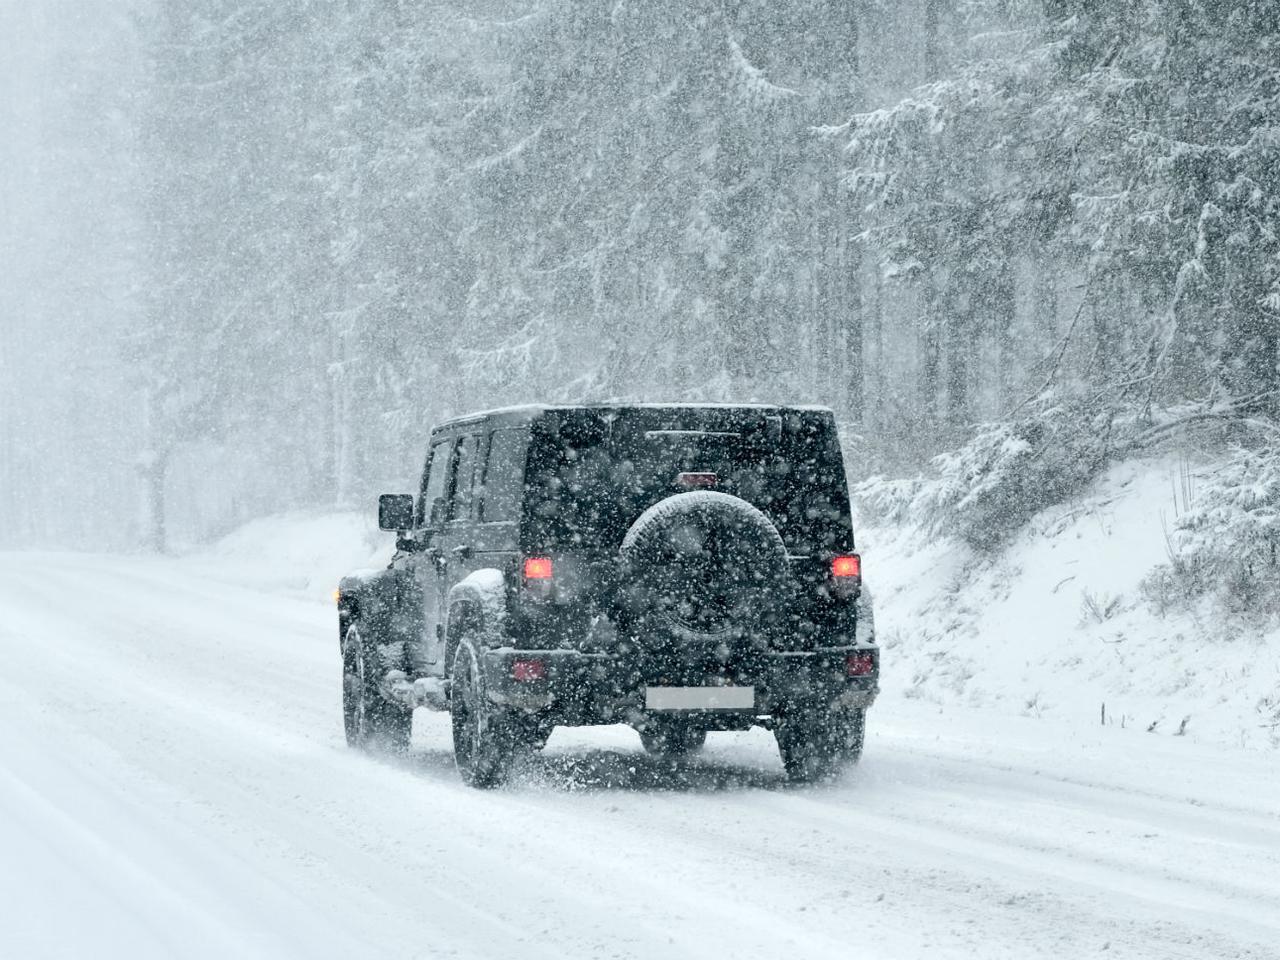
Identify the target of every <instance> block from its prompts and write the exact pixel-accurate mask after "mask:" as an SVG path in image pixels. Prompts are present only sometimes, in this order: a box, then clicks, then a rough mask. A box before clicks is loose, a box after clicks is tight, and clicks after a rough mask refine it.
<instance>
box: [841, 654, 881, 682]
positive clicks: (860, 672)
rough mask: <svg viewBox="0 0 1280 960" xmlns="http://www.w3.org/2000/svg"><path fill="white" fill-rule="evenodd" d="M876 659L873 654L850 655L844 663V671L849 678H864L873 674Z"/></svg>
mask: <svg viewBox="0 0 1280 960" xmlns="http://www.w3.org/2000/svg"><path fill="white" fill-rule="evenodd" d="M875 669H876V657H875V654H874V653H851V654H849V656H848V658H847V659H846V660H845V662H844V670H845V673H847V674H848V675H849V676H851V677H865V676H867V675H868V674H871V673H874V672H875Z"/></svg>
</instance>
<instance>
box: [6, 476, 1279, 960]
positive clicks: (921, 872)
mask: <svg viewBox="0 0 1280 960" xmlns="http://www.w3.org/2000/svg"><path fill="white" fill-rule="evenodd" d="M1149 473H1150V471H1145V472H1144V471H1137V472H1135V473H1134V475H1133V476H1132V477H1131V478H1130V480H1129V482H1128V485H1127V486H1126V485H1125V478H1124V475H1123V474H1122V473H1116V474H1114V475H1113V476H1112V477H1111V478H1109V479H1108V481H1107V483H1111V484H1114V489H1115V491H1116V497H1117V498H1118V499H1116V500H1115V501H1113V506H1112V508H1111V512H1110V513H1107V512H1106V511H1105V510H1104V511H1103V512H1101V513H1099V512H1097V511H1094V512H1093V513H1090V514H1088V515H1084V514H1082V515H1081V516H1080V517H1077V518H1074V519H1072V518H1070V517H1068V516H1067V515H1066V514H1065V513H1064V514H1063V520H1062V524H1061V529H1060V530H1058V532H1057V533H1056V535H1053V536H1049V537H1046V538H1041V539H1028V540H1027V541H1025V542H1023V543H1020V544H1019V545H1017V546H1015V548H1014V550H1013V551H1012V552H1011V553H1010V554H1009V557H1008V559H1007V561H1006V564H1007V567H1001V568H996V569H989V570H988V569H973V568H972V567H971V565H970V569H966V564H967V561H966V560H965V558H964V556H963V554H962V553H961V552H960V551H957V550H956V549H955V548H947V547H929V548H925V549H911V544H910V542H909V541H905V540H895V539H894V538H893V537H892V536H891V535H890V532H889V531H873V532H872V535H871V536H870V537H869V538H868V539H867V544H868V549H867V556H868V562H867V565H868V570H869V571H870V575H871V576H872V577H873V578H874V579H873V582H874V583H875V584H876V585H877V587H878V588H879V600H880V602H881V609H880V627H881V630H882V631H883V634H884V637H885V638H886V639H890V640H892V647H891V649H890V650H889V652H888V653H887V655H886V664H887V671H888V672H887V676H886V687H887V692H886V695H885V696H884V697H883V698H882V700H881V701H880V703H879V704H877V706H876V708H875V710H874V712H873V714H872V720H871V723H870V731H869V741H868V746H867V752H866V756H865V758H864V760H863V763H862V764H861V765H860V766H859V767H858V768H857V769H856V770H854V771H853V772H851V773H849V774H848V775H847V776H846V777H845V778H844V779H843V780H842V781H840V782H838V783H836V784H832V785H829V786H824V787H818V788H803V789H796V788H791V787H788V786H787V785H786V784H785V783H784V782H783V778H782V770H781V764H780V762H779V760H778V757H777V751H776V748H775V747H774V745H773V741H772V739H771V738H770V737H769V736H768V735H766V734H763V733H761V732H759V731H755V732H753V733H751V734H713V735H712V736H711V738H710V739H709V742H708V748H707V750H706V752H705V754H704V755H702V756H700V757H698V758H697V759H695V760H692V761H690V762H689V763H688V764H687V765H686V766H685V767H684V768H682V769H679V770H672V769H670V768H668V767H665V766H664V765H663V764H661V763H658V762H656V761H653V760H650V759H649V758H647V757H646V756H645V755H644V754H643V753H642V752H641V750H640V746H639V741H638V738H637V737H636V735H635V734H634V733H633V732H632V731H630V730H627V729H624V728H606V729H601V730H594V731H573V732H567V731H558V732H557V733H556V734H555V736H554V737H553V738H552V741H551V743H550V744H549V745H548V748H547V751H546V754H545V756H543V757H542V758H540V759H538V760H537V761H536V762H535V763H534V764H533V765H532V766H531V767H530V768H529V769H528V770H526V771H525V772H524V774H523V775H522V777H521V778H520V779H519V780H518V781H517V782H516V783H514V784H512V785H511V786H510V787H508V788H505V789H503V790H499V791H496V792H492V793H482V792H478V791H474V790H469V789H467V788H465V787H463V786H462V785H461V784H460V782H459V781H458V779H457V776H456V774H455V772H454V771H453V769H452V759H451V756H450V752H449V749H448V727H447V723H446V721H445V718H444V717H443V716H441V715H437V714H430V713H425V712H421V711H420V712H419V715H418V718H417V728H416V731H415V739H414V751H413V753H412V755H411V756H410V757H409V758H408V759H406V760H399V761H391V760H377V759H370V758H367V757H364V756H361V755H358V754H355V753H353V752H351V751H349V750H347V748H346V747H345V745H344V744H343V740H342V732H341V723H340V719H339V683H338V657H337V644H336V637H335V630H334V623H333V614H332V609H331V607H330V605H329V604H328V603H326V602H325V601H326V599H327V596H326V595H327V593H328V590H329V589H330V588H331V587H332V582H333V580H334V579H335V578H336V576H337V574H338V573H339V572H341V571H342V569H344V568H345V567H347V566H351V565H359V564H361V563H363V562H366V561H367V560H368V558H369V556H370V554H371V553H372V552H373V551H374V550H375V549H377V547H378V546H379V543H380V542H381V541H379V540H377V539H376V536H374V535H371V534H370V532H369V526H368V523H367V521H366V520H364V519H363V518H360V517H354V516H337V517H322V518H308V517H294V518H283V519H278V520H274V521H264V522H262V523H260V524H257V525H254V526H253V527H251V528H248V529H246V530H245V531H241V533H239V534H237V535H235V536H234V537H232V538H230V539H229V540H228V541H225V542H224V543H223V544H221V545H220V546H219V547H218V548H216V549H214V550H212V551H209V552H207V553H204V554H201V555H199V556H194V557H189V558H186V559H182V560H161V559H152V558H142V557H132V558H122V557H108V556H92V555H74V554H0V611H3V614H2V615H0V654H2V655H3V662H4V668H3V669H2V670H0V729H2V730H3V734H2V735H0V905H3V906H2V909H0V957H21V958H27V957H85V956H94V957H117V956H118V957H129V958H131V960H132V958H139V960H141V958H147V957H201V958H203V957H218V958H225V957H237V958H239V957H273V958H279V957H307V958H311V957H348V958H350V957H381V956H394V957H424V958H436V957H463V958H472V957H475V958H479V957H502V958H509V957H511V958H526V957H527V958H533V957H543V956H545V957H554V958H556V960H565V958H576V957H609V958H625V957H637V958H639V957H644V958H650V957H699V958H702V957H731V956H785V957H797V958H816V957H833V958H835V957H839V958H847V957H851V956H858V957H867V958H913V957H930V958H934V957H979V958H983V960H994V958H1018V960H1022V958H1030V957H1054V958H1075V957H1085V956H1107V957H1118V958H1119V957H1144V958H1153V960H1154V958H1159V960H1169V958H1236V957H1250V958H1280V752H1277V751H1274V750H1270V749H1258V748H1242V747H1241V746H1240V745H1239V744H1238V743H1234V742H1215V741H1222V740H1226V741H1230V740H1231V737H1229V736H1222V737H1213V738H1211V737H1210V736H1209V734H1210V733H1211V732H1214V731H1217V732H1220V733H1221V732H1224V731H1226V730H1227V729H1228V727H1229V726H1230V724H1228V723H1227V722H1226V721H1222V723H1221V725H1220V727H1221V729H1219V727H1218V726H1214V724H1215V722H1216V721H1214V720H1213V719H1212V717H1211V716H1208V715H1202V709H1205V708H1206V707H1207V705H1208V704H1210V703H1211V702H1212V701H1213V697H1214V696H1217V695H1226V694H1227V693H1228V692H1229V691H1230V684H1229V683H1227V682H1226V681H1225V680H1221V679H1215V680H1214V681H1213V685H1212V686H1213V691H1215V692H1214V693H1212V694H1211V693H1200V692H1188V691H1189V690H1190V688H1188V687H1183V688H1177V687H1171V688H1170V690H1169V691H1168V692H1166V693H1162V692H1161V691H1159V690H1148V689H1146V686H1147V684H1146V682H1145V678H1152V679H1153V680H1162V681H1165V680H1168V678H1170V677H1173V676H1176V672H1177V671H1178V670H1181V671H1192V672H1193V673H1197V672H1198V673H1206V672H1210V673H1213V674H1214V675H1215V676H1216V673H1217V672H1218V671H1221V670H1227V669H1242V668H1243V664H1244V663H1245V662H1246V661H1245V658H1243V657H1240V658H1238V659H1233V660H1231V661H1230V663H1231V666H1230V667H1227V666H1222V665H1220V663H1219V662H1217V661H1210V663H1211V666H1210V667H1207V668H1206V667H1205V666H1204V663H1205V661H1204V659H1203V656H1202V655H1201V656H1197V655H1196V654H1195V644H1196V642H1197V640H1196V639H1195V638H1194V637H1190V636H1187V637H1184V638H1183V639H1175V638H1172V637H1171V638H1169V642H1168V646H1167V648H1159V647H1155V646H1153V644H1154V643H1155V640H1156V638H1155V636H1154V635H1153V632H1152V631H1155V630H1156V629H1157V627H1158V623H1157V622H1156V621H1153V620H1151V619H1150V618H1149V617H1148V616H1147V615H1146V614H1144V613H1142V612H1141V611H1139V610H1138V609H1136V608H1130V607H1129V606H1127V605H1128V604H1129V603H1130V601H1131V598H1132V595H1133V594H1132V591H1133V586H1132V585H1133V584H1134V583H1135V582H1136V579H1137V578H1138V577H1139V576H1140V571H1139V570H1138V569H1137V568H1138V567H1140V566H1141V565H1143V564H1145V563H1147V562H1148V560H1151V561H1153V562H1154V561H1156V560H1158V559H1160V553H1159V551H1158V550H1156V549H1155V548H1151V549H1150V550H1148V551H1147V552H1145V553H1144V552H1142V551H1143V550H1147V547H1148V546H1149V544H1146V545H1145V546H1144V545H1143V544H1145V543H1146V541H1145V540H1142V539H1141V537H1139V535H1138V534H1136V533H1134V531H1133V529H1132V528H1131V523H1133V524H1136V523H1137V521H1136V520H1135V519H1134V518H1133V515H1132V513H1131V512H1130V511H1128V510H1123V509H1120V506H1122V504H1121V502H1120V501H1121V500H1123V499H1124V498H1132V499H1133V500H1134V501H1135V502H1137V501H1145V500H1146V499H1147V498H1148V497H1153V496H1154V492H1153V491H1154V486H1155V481H1154V480H1151V481H1150V483H1151V484H1152V488H1153V489H1152V490H1151V491H1148V490H1147V488H1146V486H1144V485H1145V484H1147V483H1148V474H1149ZM1135 485H1137V486H1135ZM1106 489H1111V488H1110V487H1108V488H1106ZM1144 491H1145V492H1144ZM1104 499H1105V498H1104ZM1095 528H1096V530H1097V531H1098V532H1097V533H1093V532H1091V531H1093V530H1094V529H1095ZM1052 529H1057V527H1053V528H1052ZM1077 534H1078V535H1079V536H1078V538H1077ZM1108 541H1111V546H1112V548H1113V549H1112V550H1111V551H1110V552H1107V551H1106V550H1103V551H1102V555H1100V556H1098V557H1097V564H1100V565H1105V569H1104V570H1096V571H1095V569H1094V566H1095V565H1094V563H1093V562H1091V556H1092V554H1093V553H1095V552H1097V551H1095V550H1094V548H1095V547H1099V546H1102V547H1106V545H1107V543H1108ZM1086 547H1087V548H1089V549H1088V550H1087V551H1086V550H1085V549H1082V548H1086ZM384 549H385V547H384ZM1055 557H1061V558H1062V559H1061V560H1060V561H1058V563H1057V567H1058V568H1057V569H1055V568H1053V566H1052V564H1053V561H1054V559H1055ZM1015 570H1016V571H1019V572H1018V573H1016V574H1015V573H1014V571H1015ZM1001 571H1003V572H1001ZM939 572H944V573H945V574H946V576H947V577H950V578H951V582H954V581H955V580H956V579H957V578H963V579H965V580H966V582H970V583H971V584H972V591H971V592H967V593H964V594H959V595H957V594H955V593H953V592H951V591H949V590H948V589H943V586H945V584H946V583H947V582H948V581H947V580H946V579H939V577H938V574H939ZM1073 575H1074V576H1075V577H1076V579H1075V580H1069V581H1067V582H1066V583H1064V584H1060V583H1059V581H1062V580H1063V579H1064V578H1067V577H1070V576H1073ZM1055 587H1056V590H1055ZM1085 589H1088V590H1090V591H1098V590H1102V589H1105V590H1107V592H1108V593H1109V594H1111V595H1120V596H1121V597H1122V599H1121V602H1120V608H1121V609H1120V610H1119V612H1117V611H1115V610H1113V613H1112V615H1111V616H1110V617H1109V618H1106V619H1105V620H1104V621H1103V622H1102V623H1092V622H1086V625H1085V626H1082V627H1081V626H1077V624H1078V623H1079V621H1080V620H1081V616H1080V607H1081V604H1082V591H1083V590H1085ZM1068 591H1070V592H1068ZM1001 595H1003V596H1004V600H1003V601H1001V602H995V603H992V602H991V600H992V598H998V597H1000V596H1001ZM984 600H985V601H987V603H986V604H984V603H983V602H982V601H984ZM969 608H972V610H970V609H969ZM1139 627H1141V628H1142V629H1139ZM1178 629H1181V630H1184V631H1185V629H1186V628H1185V627H1184V626H1179V628H1178ZM949 630H950V631H952V632H951V633H950V634H948V633H947V631H949ZM1118 630H1123V631H1125V633H1124V639H1123V641H1122V642H1114V643H1113V642H1110V641H1112V640H1115V639H1116V631H1118ZM1205 642H1206V643H1207V642H1209V641H1208V639H1206V640H1205ZM1212 643H1213V644H1214V645H1215V646H1214V648H1213V649H1215V650H1216V649H1218V648H1225V649H1227V650H1229V651H1231V652H1232V655H1233V656H1235V652H1234V650H1233V648H1232V647H1231V644H1230V643H1229V642H1228V641H1225V640H1223V639H1221V638H1213V639H1212ZM1166 649H1167V650H1168V652H1169V657H1170V658H1176V662H1177V664H1178V665H1177V667H1176V669H1175V667H1174V666H1172V665H1166V664H1165V663H1164V661H1163V660H1162V659H1161V655H1162V654H1163V653H1164V651H1165V650H1166ZM1118 657H1123V658H1126V659H1123V660H1119V661H1117V659H1116V658H1118ZM1172 662H1173V661H1172V660H1171V663H1172ZM1255 662H1259V661H1257V658H1255ZM1271 662H1273V663H1274V660H1273V661H1271ZM1117 664H1118V665H1117ZM966 673H969V674H971V675H970V676H968V677H967V678H966V677H965V674H966ZM1248 676H1250V675H1248V674H1246V676H1245V679H1243V680H1242V681H1241V683H1240V684H1238V685H1237V687H1238V688H1239V689H1241V690H1244V688H1245V686H1246V684H1247V683H1248V682H1251V681H1249V680H1248ZM917 677H918V679H917ZM1024 691H1025V692H1024ZM1243 695H1245V696H1250V695H1252V694H1251V693H1248V692H1245V693H1244V694H1243ZM1033 697H1034V699H1035V701H1036V702H1037V703H1038V704H1039V708H1038V709H1037V708H1035V707H1029V706H1026V705H1025V703H1022V702H1020V701H1023V700H1027V701H1029V700H1032V699H1033ZM1179 697H1191V698H1194V699H1192V700H1186V701H1184V700H1182V699H1178V698H1179ZM1102 699H1106V700H1107V702H1108V708H1109V709H1110V710H1112V711H1114V712H1115V714H1116V715H1117V717H1118V716H1120V715H1124V716H1127V718H1128V720H1127V721H1126V723H1125V725H1124V726H1123V727H1122V726H1121V725H1120V722H1119V719H1117V722H1116V723H1115V724H1114V725H1108V726H1106V727H1103V726H1101V725H1100V724H1099V723H1098V717H1097V709H1098V703H1094V702H1093V701H1095V700H1097V701H1099V702H1100V701H1101V700H1102ZM1090 704H1092V709H1091V710H1086V708H1087V707H1089V706H1090ZM1153 711H1162V712H1160V715H1161V716H1163V717H1164V721H1163V722H1162V723H1161V724H1160V725H1159V726H1158V727H1157V728H1156V732H1155V733H1153V734H1147V733H1146V732H1145V728H1146V726H1147V725H1148V724H1149V722H1150V720H1151V719H1156V713H1155V712H1153ZM1183 711H1185V712H1186V713H1190V714H1191V715H1192V720H1191V721H1190V722H1189V723H1188V725H1187V731H1186V736H1182V737H1171V736H1163V735H1161V734H1162V733H1163V732H1172V731H1171V730H1169V729H1168V728H1169V727H1175V728H1176V726H1177V724H1178V723H1179V722H1180V720H1181V715H1182V713H1183ZM1205 712H1206V713H1208V711H1207V709H1205ZM1245 713H1246V712H1245V711H1243V710H1241V711H1240V712H1239V713H1238V715H1237V714H1231V716H1232V717H1235V719H1234V720H1232V721H1231V722H1232V723H1235V722H1238V721H1239V717H1243V716H1245ZM1023 714H1026V715H1023ZM1221 716H1227V713H1223V714H1221ZM1144 721H1145V722H1144ZM1249 742H1250V743H1251V744H1257V745H1259V746H1260V745H1261V742H1262V739H1261V738H1260V737H1258V738H1254V740H1250V741H1249Z"/></svg>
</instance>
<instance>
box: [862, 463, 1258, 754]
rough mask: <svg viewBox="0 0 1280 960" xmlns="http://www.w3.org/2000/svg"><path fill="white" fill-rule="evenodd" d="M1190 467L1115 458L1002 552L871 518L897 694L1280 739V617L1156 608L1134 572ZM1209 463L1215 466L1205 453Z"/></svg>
mask: <svg viewBox="0 0 1280 960" xmlns="http://www.w3.org/2000/svg"><path fill="white" fill-rule="evenodd" d="M1188 469H1189V468H1188V466H1187V464H1186V463H1185V462H1183V461H1180V460H1178V459H1177V458H1170V459H1165V460H1153V461H1133V462H1129V463H1124V464H1120V465H1118V466H1116V467H1114V468H1112V469H1111V470H1110V471H1108V472H1107V473H1106V474H1105V475H1104V476H1102V477H1101V478H1100V479H1099V481H1098V482H1097V483H1095V484H1094V485H1093V487H1092V488H1091V489H1090V490H1088V491H1087V492H1086V493H1085V494H1084V495H1082V496H1081V497H1079V498H1077V499H1076V500H1075V501H1073V502H1071V503H1069V504H1065V505H1062V506H1059V507H1054V508H1052V509H1049V510H1046V511H1044V512H1043V513H1041V514H1040V515H1039V516H1037V517H1036V518H1035V520H1034V521H1033V522H1032V524H1031V525H1030V526H1029V528H1028V529H1026V530H1024V531H1023V532H1022V534H1020V535H1019V536H1018V538H1017V539H1016V540H1015V541H1014V542H1013V543H1012V544H1011V545H1010V546H1009V547H1008V548H1007V549H1006V550H1004V551H1003V552H1002V553H1000V554H999V556H997V557H995V558H986V557H980V556H975V555H974V553H973V551H971V550H970V549H968V548H967V547H965V546H963V545H961V544H957V543H954V542H947V541H942V542H928V541H927V540H925V539H924V538H922V537H921V536H920V535H919V534H918V532H916V531H914V530H911V529H903V528H885V529H874V528H870V529H862V530H861V531H860V538H859V545H860V547H861V549H862V551H863V553H864V554H865V555H866V570H867V577H868V580H869V582H870V583H871V585H872V587H873V590H874V595H875V599H876V610H877V616H878V623H879V627H880V642H881V643H882V644H883V645H884V646H885V647H886V648H887V650H886V653H885V664H886V675H885V681H884V683H885V686H886V688H887V690H888V691H889V693H890V695H891V696H893V697H895V698H896V697H905V698H912V699H918V700H921V701H924V702H927V703H936V704H942V703H946V704H964V705H968V706H980V707H991V708H994V709H996V710H998V711H1000V712H1003V713H1013V714H1023V715H1027V716H1032V717H1045V718H1058V719H1061V720H1064V721H1067V722H1069V723H1071V724H1073V725H1077V726H1088V725H1089V724H1094V725H1099V724H1101V722H1102V716H1103V708H1104V705H1105V710H1106V718H1107V723H1108V724H1113V725H1115V726H1117V727H1122V728H1124V729H1125V730H1126V731H1130V732H1134V733H1136V734H1138V735H1139V736H1137V737H1136V739H1135V740H1134V742H1133V749H1134V750H1135V751H1140V750H1144V749H1146V748H1147V743H1146V741H1145V740H1144V739H1143V737H1144V736H1145V735H1146V734H1147V731H1148V730H1150V732H1151V735H1152V736H1153V737H1155V736H1166V735H1179V733H1180V732H1181V735H1183V736H1185V737H1187V738H1190V739H1196V740H1205V741H1214V742H1219V743H1232V744H1237V745H1242V746H1250V747H1259V748H1272V747H1275V746H1277V745H1280V630H1277V629H1275V628H1274V627H1272V628H1271V629H1269V630H1268V629H1266V628H1264V627H1261V626H1259V625H1256V624H1248V623H1245V622H1241V621H1240V620H1238V619H1232V618H1226V617H1223V616H1221V615H1219V614H1216V613H1215V611H1214V609H1213V606H1212V604H1211V603H1209V602H1207V601H1206V602H1204V603H1201V604H1199V605H1198V606H1197V607H1195V608H1193V609H1191V610H1189V611H1181V612H1179V611H1175V610H1166V612H1165V613H1164V614H1163V615H1161V614H1160V613H1158V612H1157V611H1156V610H1154V609H1153V608H1152V605H1151V604H1150V603H1148V602H1147V601H1146V600H1145V599H1144V598H1143V596H1142V594H1141V591H1140V589H1139V584H1140V583H1141V581H1142V580H1143V578H1145V577H1146V576H1147V575H1148V574H1149V573H1150V572H1151V571H1152V570H1153V569H1154V568H1155V567H1157V566H1158V565H1160V564H1163V563H1166V562H1167V561H1168V539H1167V536H1168V534H1169V533H1170V532H1171V531H1172V530H1173V526H1174V520H1175V518H1176V516H1177V514H1178V511H1179V510H1180V509H1185V506H1184V496H1185V493H1184V490H1185V489H1186V488H1185V483H1186V482H1187V480H1186V478H1187V477H1188V476H1191V477H1192V478H1194V471H1192V472H1191V473H1190V474H1188ZM1202 469H1212V464H1206V465H1204V466H1203V467H1202Z"/></svg>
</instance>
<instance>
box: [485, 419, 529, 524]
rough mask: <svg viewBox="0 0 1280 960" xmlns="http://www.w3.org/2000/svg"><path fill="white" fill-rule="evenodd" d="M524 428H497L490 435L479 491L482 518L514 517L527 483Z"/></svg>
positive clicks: (501, 518) (500, 518) (525, 434)
mask: <svg viewBox="0 0 1280 960" xmlns="http://www.w3.org/2000/svg"><path fill="white" fill-rule="evenodd" d="M527 436H528V433H527V431H525V430H495V431H493V433H492V434H491V435H490V438H489V455H488V457H486V458H485V466H484V480H483V481H482V486H481V488H480V493H479V495H478V498H477V499H478V503H479V511H480V519H481V520H482V521H484V522H486V523H494V522H497V521H501V520H514V519H516V514H517V512H518V510H519V507H520V491H521V489H522V488H523V486H524V452H525V438H526V437H527Z"/></svg>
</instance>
